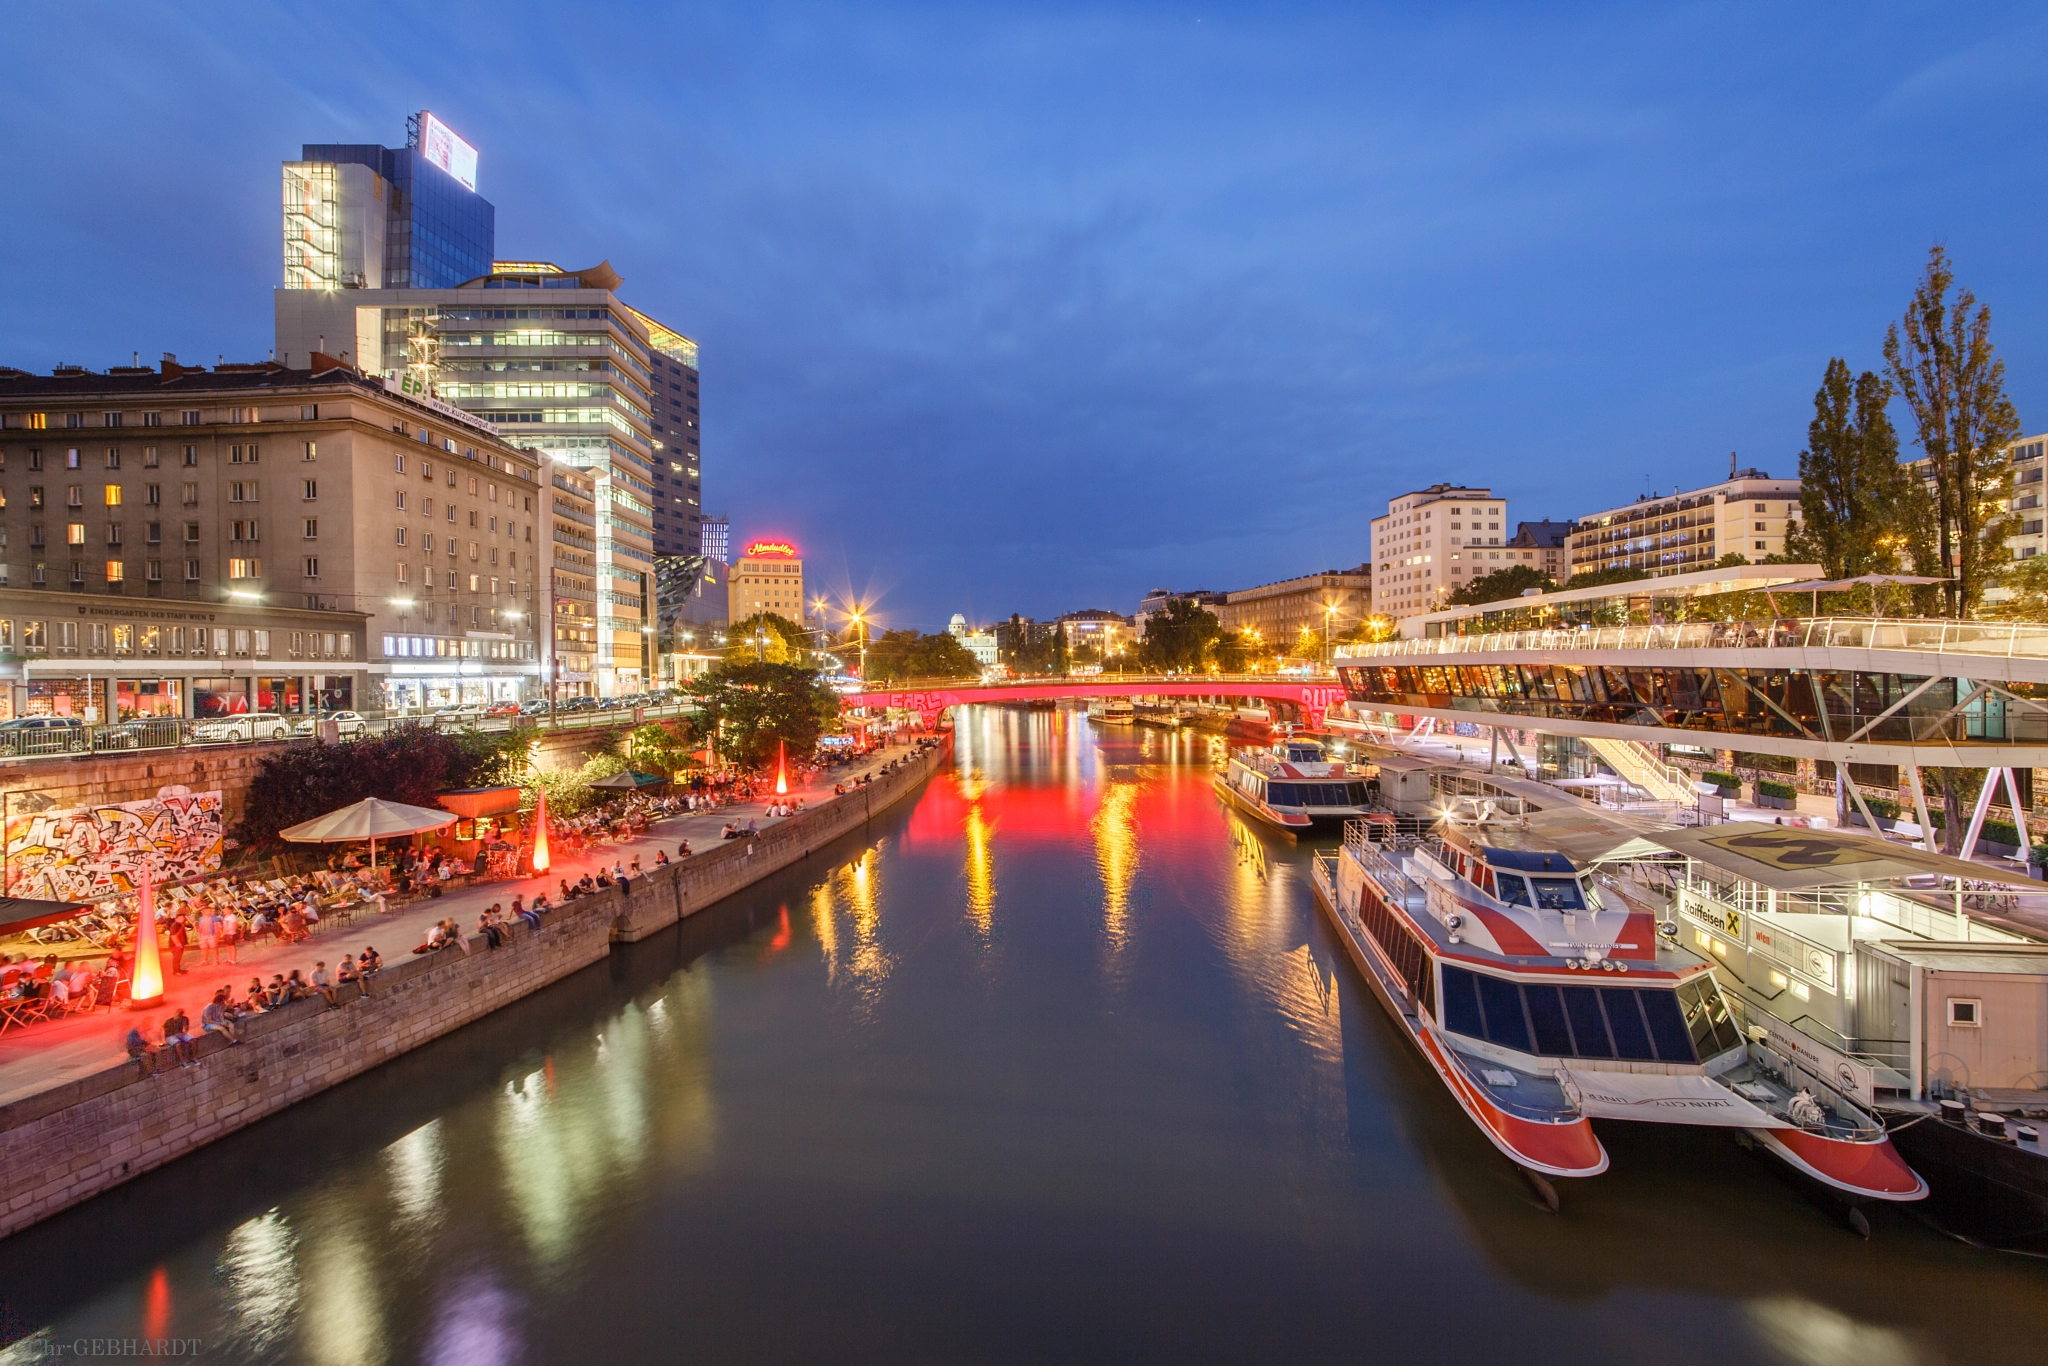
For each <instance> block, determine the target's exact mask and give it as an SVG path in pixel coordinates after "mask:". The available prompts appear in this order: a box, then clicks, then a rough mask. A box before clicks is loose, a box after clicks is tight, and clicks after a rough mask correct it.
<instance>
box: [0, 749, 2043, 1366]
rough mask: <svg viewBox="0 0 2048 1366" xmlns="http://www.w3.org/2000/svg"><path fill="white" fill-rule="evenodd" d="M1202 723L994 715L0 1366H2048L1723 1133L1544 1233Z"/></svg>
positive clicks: (45, 1315)
mask: <svg viewBox="0 0 2048 1366" xmlns="http://www.w3.org/2000/svg"><path fill="white" fill-rule="evenodd" d="M1221 743H1222V742H1221V741H1220V740H1218V739H1217V738H1215V737H1211V736H1206V735H1200V734H1182V735H1173V736H1170V735H1168V734H1166V733H1164V732H1160V731H1154V730H1149V729H1145V728H1136V729H1133V728H1129V727H1124V728H1116V729H1110V730H1107V731H1098V730H1096V729H1095V728H1093V727H1092V726H1091V724H1090V723H1089V722H1087V721H1086V720H1085V719H1084V718H1083V717H1081V716H1079V715H1077V714H1076V713H1073V712H1026V711H1012V710H995V709H978V710H971V711H968V712H967V713H966V714H964V715H963V716H962V718H961V721H960V726H959V733H958V744H957V747H956V754H955V767H954V769H953V770H952V771H950V772H947V773H944V774H941V775H940V776H939V777H938V778H936V779H934V781H933V782H932V783H931V784H930V785H929V786H928V787H927V788H926V790H925V791H924V792H923V793H922V794H921V795H920V796H919V797H917V798H916V799H915V800H914V801H913V802H910V803H906V804H905V805H904V806H902V807H901V808H899V809H897V810H896V811H895V812H892V813H891V814H890V815H889V817H887V818H886V819H884V820H882V821H880V822H878V823H877V824H876V825H875V826H874V827H873V828H872V829H871V831H870V832H869V833H868V834H867V835H866V836H864V837H859V838H855V839H851V840H849V841H847V842H845V843H844V844H842V845H841V846H838V847H836V848H835V849H834V850H832V851H830V852H828V853H827V854H825V855H821V856H820V857H818V858H817V859H814V860H812V861H811V862H810V863H809V864H806V865H805V866H803V867H800V868H797V869H793V870H791V871H790V872H788V873H786V874H784V875H783V876H781V877H780V878H779V879H777V880H774V881H772V882H769V883H766V884H763V885H762V886H760V887H758V888H756V889H755V890H754V891H753V892H751V893H750V894H747V895H745V896H743V897H741V898H738V899H736V900H735V901H734V902H732V903H730V904H728V905H725V906H722V907H720V908H718V909H716V910H714V911H711V912H708V913H706V914H704V915H700V916H698V917H695V918H694V919H692V920H691V921H689V922H686V923H685V924H684V925H682V926H679V927H678V928H677V929H676V930H674V931H672V932H670V933H669V934H667V935H664V936H661V937H658V938H656V939H654V940H652V941H650V942H647V943H643V944H639V945H636V946H634V947H633V948H632V949H631V950H629V951H626V952H622V953H619V954H615V955H614V956H613V959H612V961H611V962H609V963H606V964H603V965H600V966H598V967H596V968H593V969H591V970H590V971H588V972H585V973H583V974H581V975H580V976H578V977H576V978H574V979H572V980H570V981H567V982H564V983H562V984H560V985H559V986H557V987H556V988H554V989H551V990H549V991H547V992H545V993H543V994H541V995H539V996H536V997H534V998H531V999H530V1000H528V1001H526V1002H523V1003H522V1004H520V1005H519V1006H517V1007H514V1008H512V1009H510V1010H507V1011H504V1012H501V1013H500V1014H498V1015H496V1016H494V1017H492V1018H491V1019H489V1020H487V1021H485V1022H483V1023H481V1024H479V1025H476V1026H474V1027H472V1028H470V1029H468V1030H466V1031H464V1032H462V1033H461V1034H458V1035H456V1036H453V1037H451V1038H449V1039H446V1040H444V1041H442V1042H441V1043H439V1044H436V1045H434V1046H432V1047H429V1048H427V1049H424V1050H421V1051H420V1052H417V1053H414V1054H412V1055H409V1056H408V1057H405V1058H403V1059H400V1060H399V1061H397V1062H395V1063H393V1064H391V1065H389V1066H386V1067H384V1068H381V1069H379V1070H378V1071H376V1072H373V1073H371V1074H369V1075H367V1076H365V1077H363V1078H361V1079H359V1080H358V1081H356V1082H354V1083H351V1084H350V1085H348V1086H345V1087H343V1088H340V1089H338V1090H336V1091H333V1092H330V1093H328V1094H326V1095H324V1096H322V1097H319V1098H317V1099H315V1100H312V1101H310V1102H308V1103H306V1104H304V1105H301V1106H299V1107H297V1108H296V1109H294V1110H293V1111H291V1112H289V1113H287V1114H284V1115H281V1116H278V1117H277V1118H275V1119H272V1120H270V1121H267V1122H265V1123H263V1124H261V1125H259V1126H257V1127H255V1128H253V1129H250V1130H248V1131H245V1132H243V1133H242V1134H239V1135H237V1136H236V1137H234V1138H232V1139H230V1140H228V1141H226V1142H223V1143H220V1144H217V1145H215V1146H214V1147H212V1148H211V1149H209V1150H207V1151H205V1152H203V1153H201V1154H199V1155H197V1156H195V1157H193V1158H191V1159H188V1160H186V1161H184V1162H181V1163H179V1164H177V1165H175V1166H174V1167H171V1168H169V1169H166V1170H164V1171H160V1172H157V1173H154V1174H152V1175H151V1176H149V1177H147V1178H144V1179H142V1180H140V1181H137V1182H134V1183H131V1184H130V1185H128V1186H126V1187H124V1188H122V1189H121V1190H119V1191H117V1192H115V1193H113V1194H111V1195H109V1196H106V1197H103V1198H101V1199H100V1200H98V1201H96V1202H93V1203H92V1204H90V1205H88V1206H85V1207H83V1208H81V1209H78V1210H75V1211H72V1212H70V1213H69V1214H67V1215H65V1216H63V1217H60V1218H59V1219H57V1220H54V1221H52V1222H50V1223H48V1224H45V1225H43V1226H41V1227H39V1228H37V1229H34V1230H31V1231H29V1232H28V1233H26V1234H23V1235H21V1236H19V1237H16V1238H13V1239H11V1240H8V1241H7V1242H5V1243H0V1330H4V1336H0V1341H5V1342H8V1343H10V1344H12V1345H11V1346H10V1347H7V1348H5V1349H0V1366H11V1364H12V1363H16V1362H26V1361H42V1360H52V1359H57V1357H58V1354H59V1353H60V1352H61V1353H62V1354H63V1355H64V1356H69V1355H71V1353H72V1350H73V1348H74V1344H77V1345H81V1346H85V1347H90V1346H91V1345H92V1343H91V1340H92V1339H131V1338H148V1339H165V1338H171V1339H178V1340H180V1345H182V1346H184V1347H187V1348H196V1349H197V1351H198V1356H197V1359H200V1360H205V1361H220V1362H241V1361H250V1362H255V1361H289V1362H315V1363H337V1364H342V1363H346V1364H347V1366H366V1364H369V1363H381V1362H415V1361H425V1362H434V1363H498V1362H534V1363H554V1362H669V1361H696V1360H702V1361H720V1362H723V1361H835V1362H836V1361H890V1362H900V1361H960V1362H966V1361H1019V1362H1037V1361H1083V1360H1087V1361H1119V1362H1121V1361H1146V1360H1159V1361H1176V1362H1185V1361H1246V1360H1259V1361H1302V1360H1322V1359H1357V1360H1374V1361H1470V1360H1478V1359H1481V1358H1482V1356H1484V1357H1487V1358H1490V1359H1496V1360H1502V1361H1512V1362H1517V1363H1520V1362H1571V1363H1575V1364H1580V1363H1589V1362H1630V1363H1634V1362H1643V1361H1651V1360H1654V1361H1658V1362H1667V1363H1691V1362H1699V1363H1708V1362H1712V1363H1728V1362H1744V1361H1763V1362H1785V1363H1845V1364H1846V1363H1858V1364H1859V1366H1893V1364H1894V1363H1914V1362H1958V1363H1961V1362H1985V1361H2000V1360H2011V1361H2019V1360H2043V1359H2048V1268H2044V1266H2043V1265H2042V1264H2041V1263H2038V1262H2030V1261H2025V1260H2022V1259H2019V1258H2014V1257H2009V1256H2002V1255H1998V1254H1994V1253H1988V1252H1983V1251H1979V1250H1976V1249H1972V1248H1969V1247H1966V1246H1963V1245H1961V1244H1958V1243H1955V1242H1952V1241H1949V1240H1946V1239H1944V1238H1942V1237H1940V1236H1938V1235H1936V1234H1934V1233H1932V1232H1930V1231H1928V1230H1926V1229H1924V1228H1922V1227H1921V1226H1920V1225H1918V1224H1916V1223H1914V1222H1912V1221H1911V1220H1909V1219H1907V1218H1904V1217H1902V1216H1899V1215H1897V1214H1896V1213H1894V1212H1892V1211H1889V1210H1886V1211H1880V1212H1879V1215H1878V1217H1877V1218H1876V1219H1875V1221H1874V1222H1875V1225H1876V1228H1875V1236H1874V1237H1873V1238H1872V1239H1871V1240H1870V1241H1868V1242H1865V1241H1863V1240H1862V1239H1860V1238H1857V1237H1855V1236H1854V1235H1853V1234H1851V1233H1850V1232H1848V1231H1847V1229H1846V1228H1845V1227H1844V1226H1843V1225H1842V1223H1841V1222H1840V1220H1839V1218H1838V1217H1837V1216H1836V1215H1835V1214H1834V1213H1832V1212H1831V1211H1829V1210H1828V1209H1826V1208H1824V1207H1823V1206H1821V1205H1820V1204H1817V1203H1815V1202H1813V1201H1811V1200H1809V1199H1808V1198H1807V1197H1806V1196H1805V1195H1804V1194H1803V1193H1802V1192H1801V1190H1800V1189H1799V1188H1798V1187H1797V1186H1795V1185H1794V1184H1793V1183H1792V1182H1791V1181H1789V1180H1787V1179H1785V1178H1784V1177H1783V1176H1781V1174H1780V1173H1779V1172H1778V1171H1777V1169H1776V1168H1775V1167H1774V1166H1773V1165H1771V1164H1770V1163H1769V1162H1767V1161H1766V1160H1764V1159H1762V1158H1759V1157H1756V1156H1753V1155H1752V1154H1750V1153H1748V1152H1746V1151H1744V1150H1743V1149H1741V1148H1739V1147H1737V1146H1736V1145H1735V1144H1734V1143H1733V1142H1730V1141H1729V1140H1727V1139H1726V1138H1723V1137H1719V1136H1716V1135H1713V1134H1702V1133H1688V1132H1682V1131H1677V1130H1672V1129H1667V1128H1656V1127H1651V1126H1632V1125H1621V1124H1609V1125H1607V1126H1605V1127H1604V1128H1603V1131H1602V1132H1603V1137H1604V1138H1605V1140H1606V1142H1607V1143H1608V1145H1609V1148H1610V1151H1611V1153H1612V1156H1613V1167H1612V1169H1611V1170H1610V1171H1609V1172H1608V1173H1607V1174H1606V1175H1604V1176H1601V1177H1599V1178H1597V1179H1595V1180H1592V1181H1587V1182H1580V1183H1576V1184H1573V1183H1566V1184H1565V1188H1564V1191H1563V1196H1564V1206H1563V1211H1562V1213H1561V1214H1558V1215H1552V1214H1551V1213H1549V1212H1548V1211H1547V1210H1545V1209H1544V1208H1542V1207H1541V1206H1540V1205H1539V1204H1538V1203H1537V1202H1536V1200H1535V1199H1534V1197H1533V1196H1532V1195H1531V1193H1530V1192H1529V1190H1528V1189H1527V1188H1526V1187H1525V1186H1524V1185H1523V1184H1522V1181H1521V1180H1520V1178H1519V1177H1518V1176H1517V1175H1516V1174H1515V1172H1514V1171H1513V1170H1512V1169H1511V1168H1509V1167H1508V1166H1507V1164H1506V1163H1505V1162H1504V1161H1503V1160H1502V1159H1501V1158H1500V1157H1499V1156H1498V1155H1496V1154H1495V1152H1494V1151H1493V1149H1492V1148H1490V1147H1489V1146H1488V1145H1487V1144H1486V1143H1485V1142H1484V1140H1482V1139H1481V1138H1480V1137H1479V1136H1478V1135H1477V1134H1476V1133H1475V1132H1474V1131H1473V1129H1472V1128H1471V1127H1470V1125H1469V1124H1468V1123H1467V1122H1466V1121H1465V1120H1464V1118H1463V1117H1462V1115H1461V1114H1460V1112H1459V1111H1458V1110H1457V1109H1456V1107H1455V1106H1454V1105H1453V1103H1452V1102H1451V1100H1450V1099H1449V1097H1448V1096H1447V1095H1446V1094H1445V1093H1444V1092H1443V1090H1442V1088H1441V1087H1440V1086H1439V1085H1438V1084H1437V1082H1436V1081H1435V1080H1434V1078H1433V1077H1432V1076H1431V1075H1430V1074H1429V1073H1428V1072H1426V1071H1425V1070H1424V1069H1423V1067H1422V1066H1421V1065H1420V1063H1419V1062H1418V1060H1417V1059H1416V1058H1415V1057H1414V1056H1412V1055H1411V1054H1410V1053H1409V1052H1408V1051H1407V1048H1406V1046H1405V1045H1404V1044H1403V1043H1401V1042H1400V1040H1399V1039H1398V1037H1397V1036H1396V1035H1395V1034H1394V1032H1393V1030H1392V1029H1391V1028H1390V1027H1389V1026H1388V1024H1387V1022H1386V1021H1385V1019H1384V1017H1383V1016H1382V1014H1381V1012H1380V1009H1379V1007H1378V1005H1377V1003H1376V1002H1375V1000H1374V999H1373V997H1372V996H1371V995H1370V993H1369V992H1368V991H1367V990H1366V989H1365V987H1364V986H1363V984H1362V983H1361V982H1360V981H1359V980H1358V979H1357V977H1356V975H1355V973H1354V972H1353V970H1352V968H1351V967H1350V965H1349V963H1348V961H1347V960H1346V959H1345V958H1344V956H1343V954H1342V952H1341V951H1340V950H1339V949H1338V948H1337V947H1336V945H1335V944H1334V943H1333V941H1332V939H1331V937H1330V935H1329V933H1328V932H1327V931H1326V929H1325V928H1324V925H1323V923H1322V921H1321V920H1320V919H1319V917H1318V915H1317V913H1316V911H1315V908H1314V905H1313V902H1312V900H1311V896H1310V891H1309V877H1308V866H1307V853H1306V851H1305V850H1304V849H1301V848H1296V847H1294V846H1292V845H1289V844H1286V843H1284V842H1280V841H1277V840H1272V839H1269V838H1268V837H1265V836H1263V835H1261V834H1259V833H1258V832H1256V831H1254V830H1251V829H1249V828H1247V827H1246V826H1245V825H1243V824H1242V823H1241V822H1240V821H1239V820H1238V819H1237V818H1236V817H1234V816H1232V815H1230V814H1228V813H1226V812H1225V811H1224V810H1223V809H1222V808H1221V807H1220V806H1219V805H1218V803H1217V802H1216V800H1215V799H1214V797H1213V796H1212V795H1211V792H1210V789H1209V782H1210V774H1211V771H1212V765H1213V764H1214V763H1215V761H1216V759H1217V758H1218V756H1219V754H1220V745H1221Z"/></svg>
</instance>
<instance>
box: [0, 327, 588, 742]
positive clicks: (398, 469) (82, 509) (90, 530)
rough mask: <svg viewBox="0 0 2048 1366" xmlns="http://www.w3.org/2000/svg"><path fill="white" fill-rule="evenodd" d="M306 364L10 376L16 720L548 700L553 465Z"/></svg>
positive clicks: (3, 540) (448, 414) (10, 581)
mask: <svg viewBox="0 0 2048 1366" xmlns="http://www.w3.org/2000/svg"><path fill="white" fill-rule="evenodd" d="M307 359H308V360H309V362H310V363H309V364H308V365H307V366H306V367H305V368H301V369H291V368H288V367H286V366H284V365H282V364H279V363H277V362H265V363H259V364H247V365H235V364H222V365H220V366H217V367H216V368H214V369H212V370H208V369H206V368H205V367H203V366H187V365H181V364H179V363H178V361H177V359H176V358H175V357H173V356H169V355H166V356H165V357H164V359H163V362H162V364H161V365H160V366H157V367H148V366H141V365H129V366H116V367H112V368H110V369H108V370H106V371H102V372H95V371H90V370H87V369H84V368H83V367H80V366H60V367H58V369H57V370H56V371H54V372H53V373H52V374H49V375H34V374H29V373H27V372H25V371H22V370H0V587H4V588H6V589H8V590H9V593H8V599H9V602H10V603H21V602H27V603H29V604H30V605H31V606H34V607H35V610H34V611H33V612H31V611H29V610H27V609H26V608H23V607H19V606H16V607H12V608H10V609H8V610H11V611H12V612H13V613H14V615H11V616H8V617H5V618H0V651H5V650H8V649H10V648H11V649H12V650H13V651H14V652H15V653H16V654H18V655H19V656H21V659H22V663H21V664H20V665H19V666H18V667H19V672H18V676H17V678H16V679H15V680H14V681H15V683H16V684H17V687H18V692H17V695H16V696H15V697H14V699H13V700H12V703H11V705H13V706H16V707H27V708H42V709H48V710H65V711H68V713H69V714H74V715H84V714H85V713H86V710H87V708H91V709H93V710H94V711H95V712H96V713H97V714H98V715H99V716H101V717H106V716H119V715H121V714H123V713H124V711H126V712H148V713H160V714H175V715H185V716H192V715H203V714H211V713H217V712H222V711H241V710H250V709H256V710H264V709H267V710H278V711H286V712H298V711H307V710H313V709H316V708H330V709H331V708H342V707H348V708H353V709H356V710H360V711H370V712H375V711H380V710H384V709H387V708H390V709H394V710H396V709H403V710H417V709H419V708H423V707H434V706H444V705H449V704H451V703H454V702H470V701H496V700H517V699H520V698H524V697H531V696H534V695H537V690H538V687H539V681H540V677H541V665H542V659H541V656H542V653H543V651H542V649H541V639H542V637H541V635H540V634H539V628H538V625H537V619H538V616H539V613H540V612H541V611H542V610H543V609H544V607H545V601H546V599H545V592H544V589H542V588H541V587H540V586H539V583H538V580H539V578H540V576H541V573H542V572H543V571H541V570H540V569H538V568H537V566H538V565H539V564H541V563H542V562H543V561H544V559H545V550H544V545H545V540H546V536H547V530H546V528H547V525H548V519H547V518H546V515H545V509H544V506H543V499H542V486H541V485H540V484H539V483H538V481H537V468H538V467H537V464H536V462H535V460H534V459H533V457H532V456H531V455H530V454H529V453H527V452H526V451H523V450H521V449H520V448H518V447H516V446H513V445H511V444H510V443H508V442H506V441H504V440H502V439H500V438H499V437H498V436H497V434H496V433H495V432H494V431H493V430H492V429H491V427H490V425H489V424H488V423H484V422H481V421H479V420H478V419H476V418H474V417H472V416H470V415H469V414H467V413H464V412H462V411H461V410H459V409H456V408H453V407H450V406H449V405H446V404H439V403H435V402H433V401H431V400H428V399H425V398H423V397H419V396H414V395H408V394H406V393H404V392H402V390H401V388H400V386H399V385H398V384H397V383H396V382H387V381H384V380H381V379H376V378H372V377H369V376H365V375H363V374H361V373H360V372H358V371H357V370H356V369H355V368H354V367H353V366H347V365H343V364H342V363H341V362H340V361H339V360H338V359H335V358H332V357H327V356H320V355H314V356H310V357H308V358H307ZM584 506H585V507H588V502H587V500H586V501H585V503H584ZM38 604H39V605H38ZM59 697H67V698H70V699H71V700H70V701H69V702H66V703H64V704H63V706H62V707H61V708H60V707H59V706H58V704H57V701H56V699H57V698H59ZM142 698H149V699H151V700H150V701H149V702H148V703H146V704H145V703H143V702H141V701H140V700H139V699H142ZM123 699H129V700H123Z"/></svg>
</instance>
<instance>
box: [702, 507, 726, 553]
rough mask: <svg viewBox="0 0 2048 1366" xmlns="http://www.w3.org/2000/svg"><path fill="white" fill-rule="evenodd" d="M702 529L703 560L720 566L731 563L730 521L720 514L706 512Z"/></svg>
mask: <svg viewBox="0 0 2048 1366" xmlns="http://www.w3.org/2000/svg"><path fill="white" fill-rule="evenodd" d="M702 526H703V529H704V558H705V559H707V560H716V561H717V562H718V563H720V564H731V563H732V519H731V518H730V517H728V516H726V515H725V514H724V513H722V512H707V513H705V514H704V521H703V523H702Z"/></svg>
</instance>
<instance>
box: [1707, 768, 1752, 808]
mask: <svg viewBox="0 0 2048 1366" xmlns="http://www.w3.org/2000/svg"><path fill="white" fill-rule="evenodd" d="M1700 781H1701V782H1703V783H1712V784H1713V785H1714V786H1715V787H1717V788H1719V789H1720V790H1721V796H1722V797H1723V798H1724V799H1725V800H1728V801H1733V800H1735V799H1736V798H1737V797H1740V796H1741V795H1742V779H1741V778H1739V777H1737V776H1736V775H1735V774H1733V773H1721V772H1718V771H1716V770H1713V769H1709V770H1708V771H1707V772H1705V773H1702V774H1701V775H1700Z"/></svg>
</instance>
